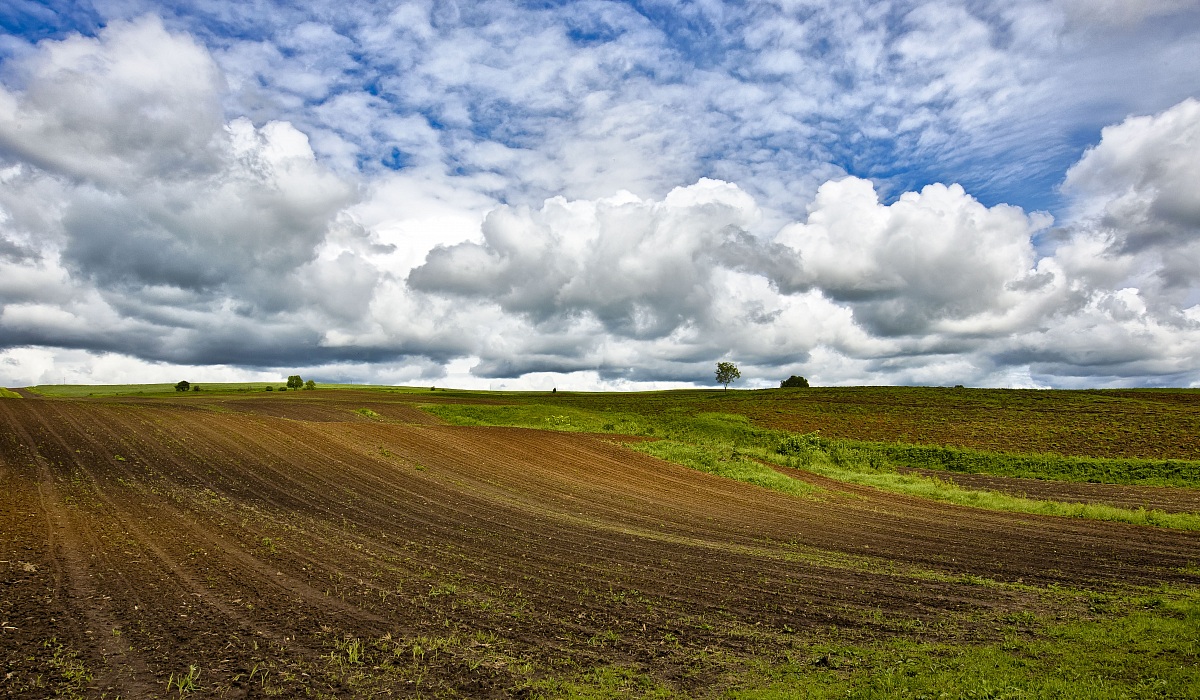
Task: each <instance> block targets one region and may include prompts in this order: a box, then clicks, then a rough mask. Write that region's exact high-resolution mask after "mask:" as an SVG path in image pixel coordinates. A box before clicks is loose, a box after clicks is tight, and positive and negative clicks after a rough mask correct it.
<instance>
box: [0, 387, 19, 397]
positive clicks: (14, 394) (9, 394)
mask: <svg viewBox="0 0 1200 700" xmlns="http://www.w3.org/2000/svg"><path fill="white" fill-rule="evenodd" d="M19 398H22V397H21V395H20V394H18V393H17V392H15V391H10V390H8V389H5V388H4V387H2V386H0V399H19Z"/></svg>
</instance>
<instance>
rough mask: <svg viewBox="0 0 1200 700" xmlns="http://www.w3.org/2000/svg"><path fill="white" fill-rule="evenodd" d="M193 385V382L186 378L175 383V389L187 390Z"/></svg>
mask: <svg viewBox="0 0 1200 700" xmlns="http://www.w3.org/2000/svg"><path fill="white" fill-rule="evenodd" d="M191 386H192V385H191V382H189V381H187V380H186V379H185V380H183V381H182V382H179V383H178V384H176V385H175V391H187V390H188V389H190V388H191Z"/></svg>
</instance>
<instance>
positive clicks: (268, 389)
mask: <svg viewBox="0 0 1200 700" xmlns="http://www.w3.org/2000/svg"><path fill="white" fill-rule="evenodd" d="M264 391H275V387H273V386H269V387H267V388H266V389H265V390H264Z"/></svg>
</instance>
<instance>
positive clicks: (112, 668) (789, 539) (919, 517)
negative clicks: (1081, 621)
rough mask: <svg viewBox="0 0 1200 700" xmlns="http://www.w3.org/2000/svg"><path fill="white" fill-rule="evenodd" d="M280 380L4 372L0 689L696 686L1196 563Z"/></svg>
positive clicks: (1067, 533)
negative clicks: (11, 396)
mask: <svg viewBox="0 0 1200 700" xmlns="http://www.w3.org/2000/svg"><path fill="white" fill-rule="evenodd" d="M281 398H282V397H274V399H275V400H268V399H263V398H259V397H251V398H245V397H231V398H222V397H212V398H211V399H209V398H207V397H206V398H205V399H204V400H203V401H197V400H186V401H175V400H103V399H80V400H66V399H40V400H39V399H26V400H8V401H0V493H3V495H4V498H3V499H0V622H2V623H3V624H2V625H0V627H2V629H0V635H2V636H0V639H2V640H3V643H2V644H0V648H2V649H3V655H4V660H5V669H6V670H5V674H6V675H5V677H4V678H3V679H2V680H0V695H4V696H7V697H48V696H53V695H55V694H56V693H58V694H62V695H68V696H69V695H70V694H72V693H74V694H76V695H79V696H85V697H101V696H104V697H115V696H117V695H119V696H120V697H123V698H139V697H160V696H166V695H175V693H174V691H172V690H171V689H170V688H169V687H168V682H169V681H170V680H172V679H173V677H178V676H179V675H180V674H182V673H183V672H185V671H187V670H188V667H189V666H195V667H196V668H197V669H199V672H200V677H199V679H198V685H199V687H200V688H201V689H203V690H204V691H205V693H206V695H207V696H217V697H265V696H267V695H274V696H284V697H290V696H296V695H301V694H304V693H308V692H311V693H314V694H324V695H325V696H334V697H359V696H362V697H368V696H373V695H375V694H391V695H399V696H416V695H418V694H420V693H424V694H425V695H426V696H429V695H433V696H439V697H448V696H461V697H500V696H514V695H515V696H520V695H522V694H525V693H528V692H529V689H530V686H529V684H530V683H531V682H535V681H537V680H538V679H539V678H545V677H550V676H563V675H570V674H574V673H578V672H581V671H586V670H587V669H589V668H594V667H597V666H603V665H607V664H620V665H624V666H629V667H632V668H635V669H638V670H640V671H642V672H646V673H649V674H651V675H653V676H654V677H655V678H658V679H660V680H662V681H663V682H665V683H668V684H670V685H672V686H674V687H676V688H679V689H682V690H684V691H698V690H700V689H712V688H713V687H719V686H720V685H721V684H722V683H729V682H731V681H730V674H731V673H734V672H735V671H736V667H737V663H739V661H738V660H739V659H744V658H748V657H752V656H764V657H770V655H772V654H779V653H783V652H784V651H789V650H794V649H797V648H800V649H803V646H797V645H802V644H803V643H804V642H805V640H811V639H813V638H814V636H818V635H830V634H834V632H833V631H832V630H833V629H834V628H836V629H837V630H838V632H837V634H841V635H849V636H854V635H869V636H872V637H875V636H878V635H909V636H915V637H919V638H944V639H980V638H984V639H986V638H992V637H994V636H995V635H996V634H997V632H996V631H995V630H996V629H997V627H996V625H995V621H996V620H1000V619H1003V618H1005V617H1006V616H1010V615H1013V614H1016V613H1021V612H1024V611H1035V612H1051V613H1052V612H1053V611H1054V610H1055V609H1056V606H1062V605H1070V604H1071V603H1070V600H1069V598H1070V596H1066V595H1064V594H1056V596H1057V597H1056V596H1055V595H1050V594H1049V593H1040V592H1038V591H1037V590H1033V589H1031V588H1028V587H1027V586H1044V585H1047V584H1059V586H1060V587H1067V588H1069V587H1073V586H1080V587H1087V588H1090V589H1106V588H1119V587H1124V586H1128V585H1135V584H1153V583H1157V582H1179V583H1190V584H1195V583H1200V575H1197V574H1195V573H1194V572H1195V568H1194V567H1195V565H1196V560H1197V558H1198V555H1197V552H1200V534H1197V533H1188V532H1181V531H1173V530H1166V529H1157V528H1149V527H1135V526H1127V525H1120V524H1111V523H1100V522H1092V521H1083V520H1072V519H1062V518H1050V517H1039V516H1028V515H1014V514H1005V513H995V512H988V511H980V510H973V509H966V508H959V507H954V506H947V505H943V504H936V503H931V502H927V501H922V500H919V499H914V498H910V497H905V496H899V495H892V494H884V493H879V492H876V491H873V490H871V489H867V488H862V487H856V486H848V485H845V484H839V483H836V482H829V481H826V480H824V479H821V478H819V477H815V476H814V477H806V478H808V479H809V480H811V481H812V482H813V483H816V484H818V485H821V486H823V487H824V488H825V489H826V491H824V492H823V493H822V495H821V496H820V497H817V498H812V499H800V498H794V497H790V496H785V495H782V494H778V493H775V492H771V491H767V490H764V489H761V488H758V487H754V486H750V485H746V484H741V483H737V482H732V481H728V480H725V479H721V478H719V477H715V476H711V475H707V474H703V473H699V472H695V471H691V470H688V469H686V468H683V467H679V466H676V465H672V464H668V463H665V462H662V461H659V460H656V459H653V458H651V457H648V456H645V455H641V454H638V453H635V452H632V451H630V450H629V449H627V448H625V447H623V446H621V445H620V444H617V443H614V442H610V441H606V440H605V439H604V438H602V437H598V436H587V435H579V434H567V433H548V432H539V431H531V430H523V429H511V428H461V427H450V426H444V425H436V424H432V421H430V419H429V418H428V417H427V416H426V415H425V414H424V413H420V412H419V411H416V409H413V408H412V407H411V406H408V405H404V404H400V403H392V402H389V401H388V400H387V398H386V397H382V398H377V399H374V401H375V403H373V404H366V403H363V402H362V401H360V400H358V399H347V400H346V402H344V403H339V402H338V401H333V400H318V399H316V398H311V399H310V398H307V397H304V395H303V394H300V395H298V396H296V397H288V398H287V399H284V400H282V401H281V400H279V399H281ZM284 401H286V403H285V402H284ZM356 408H370V410H371V411H372V412H374V413H375V414H376V415H377V416H378V418H372V417H366V416H363V415H361V414H356V413H354V410H355V409H356ZM1189 567H1192V568H1189ZM981 579H992V580H995V581H997V582H1008V583H1014V582H1022V583H1023V584H1026V586H1012V585H998V584H986V585H980V581H981ZM1059 590H1061V588H1059ZM359 643H361V644H362V645H363V646H361V647H358V646H356V645H357V644H359ZM72 669H76V670H78V669H84V670H85V671H86V677H81V676H80V675H79V674H73V673H72Z"/></svg>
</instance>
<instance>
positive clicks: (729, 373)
mask: <svg viewBox="0 0 1200 700" xmlns="http://www.w3.org/2000/svg"><path fill="white" fill-rule="evenodd" d="M740 376H742V373H741V371H740V370H738V368H737V365H735V364H733V363H732V362H718V363H717V383H718V384H724V385H725V391H729V385H730V384H731V383H733V382H734V381H736V380H737V378H738V377H740Z"/></svg>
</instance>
